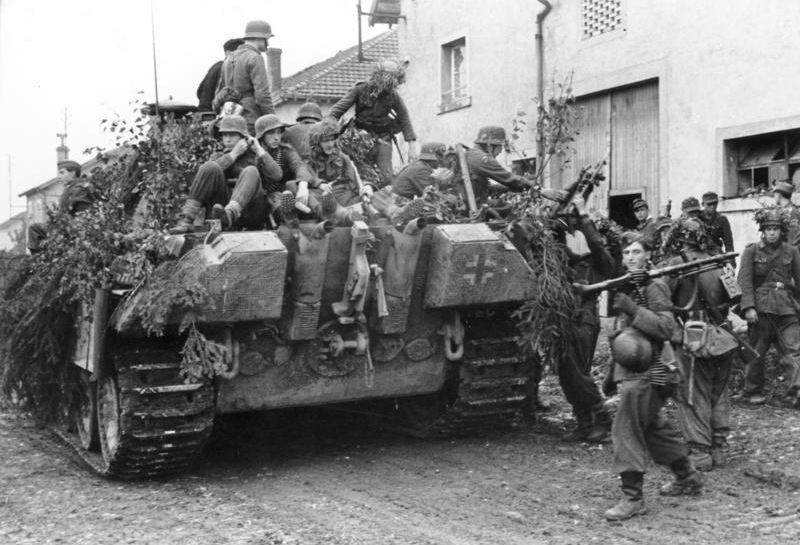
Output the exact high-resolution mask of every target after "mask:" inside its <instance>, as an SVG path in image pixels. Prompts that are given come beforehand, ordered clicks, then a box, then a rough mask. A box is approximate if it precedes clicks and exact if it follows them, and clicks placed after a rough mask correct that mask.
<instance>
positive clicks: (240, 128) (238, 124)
mask: <svg viewBox="0 0 800 545" xmlns="http://www.w3.org/2000/svg"><path fill="white" fill-rule="evenodd" d="M217 129H218V130H219V132H220V133H223V132H235V133H239V134H241V135H242V136H243V137H245V138H247V137H248V136H250V134H249V133H248V132H247V121H245V119H244V118H243V117H242V116H240V115H229V116H227V117H223V118H222V119H220V121H219V124H218V125H217Z"/></svg>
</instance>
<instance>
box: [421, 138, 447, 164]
mask: <svg viewBox="0 0 800 545" xmlns="http://www.w3.org/2000/svg"><path fill="white" fill-rule="evenodd" d="M445 151H447V146H445V145H444V143H443V142H423V143H422V145H421V146H420V147H419V158H420V159H425V160H428V161H438V160H440V159H441V158H442V157H444V152H445Z"/></svg>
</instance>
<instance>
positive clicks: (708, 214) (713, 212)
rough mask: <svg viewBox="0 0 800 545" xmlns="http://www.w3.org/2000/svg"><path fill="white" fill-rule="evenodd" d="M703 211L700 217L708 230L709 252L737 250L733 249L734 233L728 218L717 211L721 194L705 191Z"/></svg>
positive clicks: (713, 253) (715, 253)
mask: <svg viewBox="0 0 800 545" xmlns="http://www.w3.org/2000/svg"><path fill="white" fill-rule="evenodd" d="M702 200H703V213H702V214H701V215H700V219H701V220H702V222H703V227H705V231H706V236H707V239H706V242H707V244H708V253H709V254H710V255H718V254H721V253H728V252H735V251H736V250H734V249H733V234H732V233H731V224H730V222H729V221H728V218H726V217H725V216H723V215H722V214H720V213H719V212H717V205H718V204H719V195H717V194H716V193H714V192H713V191H709V192H707V193H703V197H702Z"/></svg>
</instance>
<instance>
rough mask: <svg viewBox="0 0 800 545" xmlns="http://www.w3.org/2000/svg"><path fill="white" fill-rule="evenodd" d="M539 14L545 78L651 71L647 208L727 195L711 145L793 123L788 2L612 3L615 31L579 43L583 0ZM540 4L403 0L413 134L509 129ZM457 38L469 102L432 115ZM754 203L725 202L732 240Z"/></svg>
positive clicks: (585, 90) (796, 94) (611, 81)
mask: <svg viewBox="0 0 800 545" xmlns="http://www.w3.org/2000/svg"><path fill="white" fill-rule="evenodd" d="M552 4H553V9H552V11H551V13H550V14H549V16H548V17H547V19H546V21H545V31H544V42H545V74H546V75H545V80H546V83H548V84H549V83H550V82H551V81H554V80H555V81H560V80H563V78H564V77H565V76H566V75H567V74H569V73H570V72H572V73H573V87H574V92H575V94H576V95H577V96H586V95H590V94H593V93H601V92H606V91H608V90H611V89H615V88H619V87H624V86H627V85H632V84H636V83H639V82H642V81H645V80H649V79H653V78H656V79H657V80H658V103H659V131H660V133H659V159H658V161H659V164H658V170H657V172H658V178H659V179H658V184H657V186H658V188H659V191H658V194H657V195H654V196H652V197H649V198H652V199H653V200H655V202H652V203H651V208H653V207H655V206H659V207H663V205H664V204H665V203H666V202H667V201H668V200H672V203H673V215H675V212H674V211H675V210H676V209H677V208H679V203H680V202H681V200H682V199H683V198H685V197H687V196H689V195H695V196H697V197H700V195H701V194H702V192H704V191H707V190H714V191H717V192H718V193H719V194H720V195H723V196H725V197H735V196H736V188H735V186H732V185H726V184H725V183H724V162H723V161H724V159H723V141H724V140H725V139H726V138H730V137H733V136H746V135H752V134H759V133H761V132H768V131H770V130H785V129H790V128H798V127H800V123H798V115H800V74H798V72H797V70H795V69H794V52H795V51H797V50H798V49H800V32H797V24H796V22H797V21H800V2H785V1H782V0H737V1H736V2H731V1H728V0H710V1H708V2H697V1H696V0H692V1H689V0H672V1H670V2H664V1H663V0H621V6H622V15H623V18H622V24H621V26H620V28H618V29H616V30H613V31H611V32H608V33H605V34H601V35H599V36H596V37H592V38H588V39H584V38H583V26H582V25H583V13H582V8H583V5H584V2H583V0H569V1H568V0H552ZM541 8H542V6H541V4H539V3H537V2H533V1H529V0H518V1H508V2H504V3H503V4H502V7H501V6H500V5H499V4H497V3H484V4H483V5H478V4H475V3H470V4H469V7H468V8H465V4H464V2H459V1H456V0H436V1H434V0H404V2H403V14H404V15H406V17H407V20H406V21H405V22H404V23H403V24H401V25H400V34H399V37H400V49H401V55H408V56H409V57H410V58H411V65H410V66H409V70H408V84H407V85H406V88H405V89H404V91H403V93H404V96H405V97H406V102H407V103H408V105H409V109H410V110H411V114H412V117H413V119H414V122H415V124H416V126H417V129H418V132H419V133H420V137H421V138H422V139H425V138H426V137H431V136H436V137H439V138H442V139H444V140H446V141H453V140H458V139H461V140H462V141H463V140H465V139H468V138H471V137H472V136H473V134H472V133H474V132H475V130H476V128H477V126H479V125H482V124H488V123H497V124H503V125H505V126H506V127H507V128H508V127H510V120H511V118H512V117H513V115H514V113H515V112H516V110H517V109H519V108H523V109H525V108H527V111H529V112H531V113H532V108H531V107H530V106H528V105H529V104H530V103H529V100H530V98H531V97H533V96H535V93H536V91H535V84H536V81H535V70H536V65H535V59H534V31H535V17H536V13H537V12H538V11H540V9H541ZM459 34H463V35H465V36H466V38H467V55H468V62H469V81H470V94H471V95H472V105H471V106H469V107H467V108H464V109H463V110H458V111H455V112H449V113H445V114H442V115H437V108H436V105H437V104H438V103H439V102H438V101H439V92H440V91H439V87H440V72H439V70H440V67H439V63H440V60H439V59H440V49H441V44H443V43H446V42H447V41H449V40H450V39H452V38H455V37H458V35H459ZM754 206H759V203H758V201H757V200H756V199H753V198H747V199H740V198H732V199H730V200H726V201H724V202H722V203H721V205H720V209H721V210H727V211H730V212H731V219H732V222H733V228H734V231H735V232H736V239H737V245H738V247H740V248H741V247H743V246H744V243H745V242H748V241H751V240H754V239H756V238H757V232H756V231H755V226H754V224H753V223H752V209H753V207H754Z"/></svg>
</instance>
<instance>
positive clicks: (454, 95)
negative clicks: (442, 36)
mask: <svg viewBox="0 0 800 545" xmlns="http://www.w3.org/2000/svg"><path fill="white" fill-rule="evenodd" d="M458 51H461V54H462V60H461V63H460V64H459V65H458V68H459V70H458V71H456V69H455V66H454V60H455V56H456V53H457V52H458ZM439 58H440V87H439V97H440V100H441V101H440V103H439V113H440V114H443V113H446V112H450V111H453V110H459V109H461V108H466V107H468V106H470V105H471V104H472V96H471V95H470V94H469V87H470V86H469V73H470V70H469V54H468V49H467V36H466V34H460V35H459V37H457V38H455V39H449V40H447V41H445V42H443V43H442V44H441V46H440V52H439ZM457 76H458V78H459V79H460V81H461V85H460V86H459V87H455V80H456V77H457Z"/></svg>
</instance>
